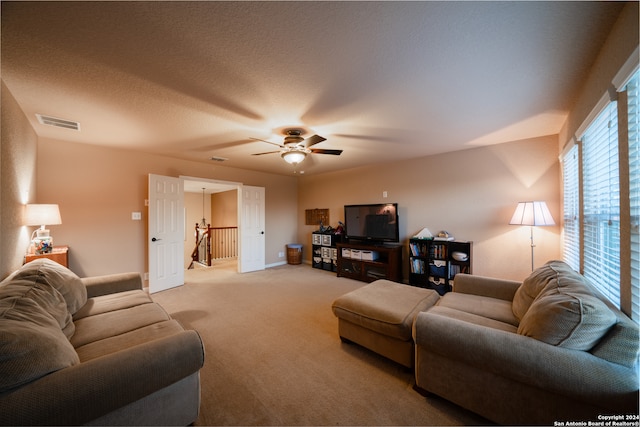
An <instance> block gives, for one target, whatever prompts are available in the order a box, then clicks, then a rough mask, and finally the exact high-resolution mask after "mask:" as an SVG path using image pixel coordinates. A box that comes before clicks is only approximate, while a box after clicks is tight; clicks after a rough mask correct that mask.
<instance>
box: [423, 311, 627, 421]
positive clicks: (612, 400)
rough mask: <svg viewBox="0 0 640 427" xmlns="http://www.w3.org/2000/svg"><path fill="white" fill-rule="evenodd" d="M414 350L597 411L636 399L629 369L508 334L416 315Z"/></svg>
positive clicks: (463, 323) (581, 352) (577, 352)
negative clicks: (589, 405) (577, 401)
mask: <svg viewBox="0 0 640 427" xmlns="http://www.w3.org/2000/svg"><path fill="white" fill-rule="evenodd" d="M413 334H414V340H415V343H416V346H417V347H421V348H423V349H425V350H426V351H428V352H431V353H435V354H439V355H441V356H445V357H447V358H449V359H453V360H457V361H458V363H462V364H465V365H468V366H472V367H475V368H477V369H478V370H485V371H490V372H493V373H494V374H496V375H499V376H502V377H504V378H509V379H511V380H513V381H515V382H520V383H523V384H528V385H530V386H531V387H535V388H538V389H541V390H545V392H547V393H557V394H560V395H563V396H569V397H575V398H578V399H580V400H585V401H589V402H593V404H594V405H598V406H601V407H612V408H615V407H620V405H621V404H622V405H623V407H633V405H634V404H635V403H637V399H638V376H637V373H636V372H635V369H634V368H628V367H625V366H622V365H618V364H615V363H611V362H608V361H606V360H604V359H600V358H599V357H596V356H594V355H592V354H591V353H589V352H586V351H578V350H570V349H566V348H563V347H556V346H552V345H549V344H546V343H544V342H541V341H538V340H536V339H533V338H530V337H526V336H523V335H519V334H516V333H513V332H507V331H502V330H498V329H493V328H489V327H485V326H481V325H477V324H473V323H469V322H465V321H462V320H458V319H453V318H450V317H446V316H441V315H438V314H434V313H430V312H429V311H426V312H421V313H419V314H418V316H417V317H416V320H415V322H414V329H413Z"/></svg>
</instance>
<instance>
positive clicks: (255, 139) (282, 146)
mask: <svg viewBox="0 0 640 427" xmlns="http://www.w3.org/2000/svg"><path fill="white" fill-rule="evenodd" d="M249 139H253V140H254V141H262V142H266V143H267V144H271V145H275V146H278V147H280V148H285V147H284V145H280V144H276V143H275V142H271V141H267V140H264V139H260V138H249Z"/></svg>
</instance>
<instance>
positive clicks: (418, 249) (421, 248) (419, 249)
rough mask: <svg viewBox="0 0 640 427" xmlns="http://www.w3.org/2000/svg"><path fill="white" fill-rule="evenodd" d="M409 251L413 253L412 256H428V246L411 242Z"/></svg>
mask: <svg viewBox="0 0 640 427" xmlns="http://www.w3.org/2000/svg"><path fill="white" fill-rule="evenodd" d="M409 250H410V251H411V256H425V255H426V254H427V245H425V244H424V243H419V242H410V243H409Z"/></svg>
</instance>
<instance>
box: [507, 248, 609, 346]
mask: <svg viewBox="0 0 640 427" xmlns="http://www.w3.org/2000/svg"><path fill="white" fill-rule="evenodd" d="M546 268H547V270H548V271H552V272H554V274H555V280H549V281H548V282H547V286H546V287H545V288H544V289H543V290H542V291H541V292H540V294H539V295H538V296H537V297H536V298H535V300H534V301H533V303H532V304H531V306H530V307H529V309H528V310H527V312H526V314H525V315H524V316H523V318H522V320H521V321H520V325H519V326H518V333H519V334H521V335H525V336H529V337H532V338H535V339H537V340H539V341H543V342H546V343H547V344H551V345H556V346H560V347H565V348H570V349H573V350H582V351H588V350H591V349H592V348H593V347H594V346H595V345H596V344H597V343H598V342H599V341H600V339H602V337H603V336H604V335H605V334H606V333H607V331H608V330H609V329H610V328H611V327H612V326H613V325H614V324H615V323H616V321H617V319H616V316H615V314H614V313H613V312H612V311H611V310H609V308H608V307H607V306H606V304H605V303H604V302H602V301H601V300H600V299H598V298H597V297H596V296H594V295H593V294H592V293H591V291H590V290H589V287H588V285H587V284H586V283H585V280H586V279H584V278H583V277H582V276H581V275H580V274H578V273H576V272H575V271H573V270H571V268H570V267H569V266H568V265H566V264H565V263H562V262H558V261H554V262H552V263H549V264H547V265H546Z"/></svg>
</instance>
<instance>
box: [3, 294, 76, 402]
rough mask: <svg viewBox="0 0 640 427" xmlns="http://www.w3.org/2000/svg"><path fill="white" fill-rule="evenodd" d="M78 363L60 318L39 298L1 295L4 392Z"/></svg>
mask: <svg viewBox="0 0 640 427" xmlns="http://www.w3.org/2000/svg"><path fill="white" fill-rule="evenodd" d="M3 287H4V286H3ZM63 304H64V302H63ZM65 310H66V307H65ZM77 363H80V360H79V358H78V354H77V353H76V351H75V350H74V348H73V347H72V346H71V343H70V342H69V340H68V339H67V337H66V336H65V335H64V334H63V333H62V330H61V329H60V326H59V324H58V321H57V320H56V319H54V318H53V317H52V316H51V315H50V314H49V313H48V312H47V311H46V310H45V309H43V308H42V307H41V306H40V305H39V304H38V302H36V301H35V300H34V299H31V298H22V297H20V296H9V297H6V298H0V372H2V375H0V393H2V392H5V391H7V390H10V389H13V388H15V387H19V386H21V385H23V384H26V383H29V382H31V381H34V380H36V379H38V378H41V377H43V376H45V375H47V374H50V373H52V372H55V371H57V370H60V369H63V368H66V367H69V366H72V365H75V364H77Z"/></svg>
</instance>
